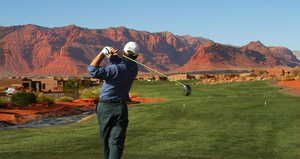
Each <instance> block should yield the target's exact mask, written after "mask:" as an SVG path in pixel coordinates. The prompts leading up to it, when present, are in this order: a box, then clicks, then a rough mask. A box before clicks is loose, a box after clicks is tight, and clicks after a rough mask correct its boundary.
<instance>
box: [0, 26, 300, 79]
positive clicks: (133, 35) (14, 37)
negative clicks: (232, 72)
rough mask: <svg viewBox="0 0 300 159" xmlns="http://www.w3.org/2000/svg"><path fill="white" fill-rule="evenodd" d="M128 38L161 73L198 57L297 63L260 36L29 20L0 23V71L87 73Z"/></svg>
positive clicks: (222, 63)
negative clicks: (233, 42) (242, 41)
mask: <svg viewBox="0 0 300 159" xmlns="http://www.w3.org/2000/svg"><path fill="white" fill-rule="evenodd" d="M128 41H137V42H138V43H139V44H140V46H141V54H140V56H139V58H138V61H140V62H142V63H144V64H146V65H149V66H150V67H153V68H155V69H158V70H160V71H163V72H172V71H175V70H189V69H190V70H194V69H203V68H204V67H195V66H196V65H199V63H201V62H206V64H205V63H204V64H203V63H201V65H203V66H206V67H207V68H205V69H219V68H239V67H242V66H244V65H245V66H249V67H250V66H251V67H261V66H262V64H259V63H257V62H255V59H257V58H261V57H262V56H264V57H266V61H265V62H264V64H265V65H269V66H270V67H272V66H277V65H279V66H281V65H283V66H297V65H299V63H300V62H299V61H297V60H295V57H293V56H292V55H293V54H292V55H291V54H290V53H291V51H290V50H288V49H287V48H284V47H267V46H264V45H263V44H262V43H261V42H259V41H255V42H250V43H249V44H248V45H245V46H242V47H234V46H229V45H224V44H219V43H216V42H213V41H212V40H209V39H206V38H202V37H192V36H189V35H174V34H173V33H171V32H155V33H151V32H148V31H139V30H134V29H129V28H126V27H123V26H120V27H110V28H106V29H87V28H82V27H78V26H76V25H68V26H63V27H53V28H48V27H42V26H38V25H33V24H28V25H20V26H10V27H3V26H0V75H1V72H13V73H19V74H30V75H42V74H71V75H79V74H82V73H86V69H85V67H86V66H87V65H88V64H89V62H90V61H91V60H92V59H93V58H94V57H95V56H96V55H97V54H98V52H99V51H100V50H101V49H102V48H103V47H104V46H113V47H117V48H122V47H123V46H124V45H125V43H126V42H128ZM205 46H206V47H207V48H205ZM213 46H216V47H217V48H214V47H213ZM203 47H204V48H205V49H204V48H203ZM200 48H202V53H199V54H200V55H201V56H202V57H198V58H195V57H194V56H196V54H198V52H201V49H200ZM210 50H211V51H212V52H209V51H210ZM247 50H248V51H247ZM249 50H250V51H249ZM251 50H252V51H251ZM212 53H213V54H212ZM208 56H213V57H215V59H214V58H213V57H208ZM251 58H252V60H251ZM195 59H196V61H195ZM203 59H207V60H206V61H203ZM208 59H209V60H208ZM212 59H214V60H212ZM234 60H236V61H234ZM243 62H246V63H245V64H243ZM192 64H193V65H194V66H192ZM181 67H182V68H184V69H181ZM189 67H190V68H189ZM63 68H65V69H63ZM191 68H194V69H191ZM141 70H142V71H143V69H141Z"/></svg>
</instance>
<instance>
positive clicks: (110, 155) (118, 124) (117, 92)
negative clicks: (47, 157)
mask: <svg viewBox="0 0 300 159" xmlns="http://www.w3.org/2000/svg"><path fill="white" fill-rule="evenodd" d="M117 52H118V50H117V49H114V48H112V47H109V46H106V47H104V48H103V49H102V51H101V52H100V53H99V54H98V55H97V56H96V57H95V58H94V59H93V60H92V62H91V64H90V65H89V66H88V72H89V73H90V74H91V76H93V77H95V78H99V79H102V80H104V84H103V86H102V89H101V94H100V100H99V103H98V104H97V109H96V112H97V117H98V121H99V124H100V134H101V137H102V139H103V147H104V158H105V159H120V158H121V157H122V152H123V149H124V142H125V137H126V129H127V126H128V110H127V101H129V100H130V99H129V95H128V93H129V90H130V88H131V86H132V83H133V80H134V79H135V77H136V76H137V73H138V66H137V64H136V63H135V62H133V61H131V60H129V59H126V58H121V57H120V56H118V55H117ZM138 53H139V46H138V44H137V43H136V42H128V43H127V44H126V45H125V47H124V55H123V56H126V57H129V58H130V59H134V60H135V59H136V58H137V57H138ZM105 57H108V58H109V61H110V63H111V65H108V66H101V62H102V61H103V59H104V58H105Z"/></svg>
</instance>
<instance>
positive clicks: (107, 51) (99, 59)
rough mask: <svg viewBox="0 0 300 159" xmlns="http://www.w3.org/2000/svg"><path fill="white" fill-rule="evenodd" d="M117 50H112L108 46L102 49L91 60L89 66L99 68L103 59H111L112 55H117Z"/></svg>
mask: <svg viewBox="0 0 300 159" xmlns="http://www.w3.org/2000/svg"><path fill="white" fill-rule="evenodd" d="M118 51H119V49H115V48H112V47H110V46H106V47H104V48H103V49H102V50H101V51H100V53H99V54H98V55H97V56H96V57H95V58H94V59H93V61H92V62H91V64H90V65H91V66H100V64H101V62H102V61H103V59H104V58H105V57H107V58H111V56H113V55H117V53H118Z"/></svg>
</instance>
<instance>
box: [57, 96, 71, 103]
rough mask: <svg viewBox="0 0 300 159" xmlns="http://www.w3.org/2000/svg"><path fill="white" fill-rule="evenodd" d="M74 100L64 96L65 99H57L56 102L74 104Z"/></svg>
mask: <svg viewBox="0 0 300 159" xmlns="http://www.w3.org/2000/svg"><path fill="white" fill-rule="evenodd" d="M73 100H74V98H72V97H67V96H63V97H59V98H56V99H55V102H72V101H73Z"/></svg>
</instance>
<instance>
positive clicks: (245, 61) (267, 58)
mask: <svg viewBox="0 0 300 159" xmlns="http://www.w3.org/2000/svg"><path fill="white" fill-rule="evenodd" d="M299 65H300V61H299V60H298V59H296V57H295V55H294V54H293V53H292V52H291V51H290V50H289V49H287V48H284V47H267V46H265V45H263V44H262V43H261V42H259V41H254V42H250V43H249V44H248V45H245V46H242V47H235V46H229V45H222V44H219V43H214V42H208V43H205V44H203V45H201V46H200V47H199V48H198V49H197V50H196V52H195V54H194V55H193V56H192V57H191V59H190V60H189V61H188V62H187V63H186V64H185V65H184V66H183V67H181V68H178V69H176V71H178V72H182V71H184V72H185V71H199V70H214V69H223V70H226V69H250V68H268V67H275V66H288V67H295V66H299Z"/></svg>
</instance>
